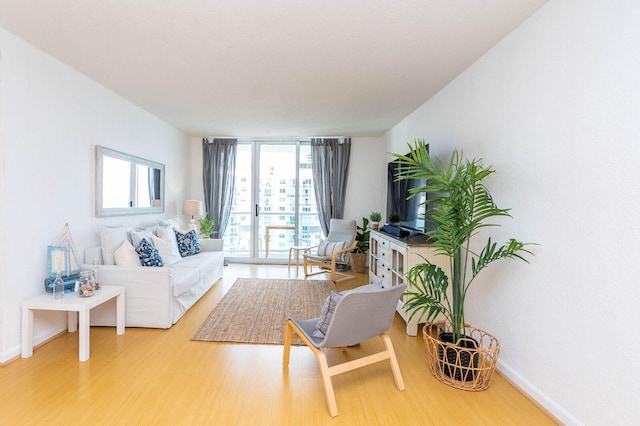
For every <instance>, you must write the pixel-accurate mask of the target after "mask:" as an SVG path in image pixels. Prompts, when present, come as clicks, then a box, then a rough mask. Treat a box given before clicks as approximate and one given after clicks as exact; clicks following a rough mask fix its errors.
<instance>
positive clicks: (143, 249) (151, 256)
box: [136, 238, 163, 266]
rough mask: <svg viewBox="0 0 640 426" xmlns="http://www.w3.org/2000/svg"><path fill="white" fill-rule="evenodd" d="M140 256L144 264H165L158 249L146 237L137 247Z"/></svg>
mask: <svg viewBox="0 0 640 426" xmlns="http://www.w3.org/2000/svg"><path fill="white" fill-rule="evenodd" d="M136 252H137V253H138V257H140V263H141V264H142V266H163V263H162V258H161V257H160V254H159V253H158V250H157V249H156V248H155V247H154V246H152V245H151V243H150V242H149V241H147V239H146V238H144V239H143V240H142V241H141V242H140V245H139V246H138V248H136Z"/></svg>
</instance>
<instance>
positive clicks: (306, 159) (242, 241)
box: [224, 141, 322, 263]
mask: <svg viewBox="0 0 640 426" xmlns="http://www.w3.org/2000/svg"><path fill="white" fill-rule="evenodd" d="M321 234H322V233H321V228H320V222H319V220H318V214H317V209H316V203H315V196H314V192H313V175H312V172H311V151H310V145H309V144H308V143H304V142H300V141H291V142H287V141H252V142H245V143H241V142H239V143H238V152H237V163H236V179H235V190H234V199H233V207H232V212H231V218H230V222H229V226H228V227H227V232H226V233H225V237H224V238H225V250H226V251H228V253H229V259H230V260H232V261H233V260H236V261H242V260H243V259H244V260H245V261H261V262H263V263H284V262H286V260H287V258H288V255H289V247H291V246H294V245H313V244H315V243H316V242H317V241H319V240H320V239H321V238H322V235H321Z"/></svg>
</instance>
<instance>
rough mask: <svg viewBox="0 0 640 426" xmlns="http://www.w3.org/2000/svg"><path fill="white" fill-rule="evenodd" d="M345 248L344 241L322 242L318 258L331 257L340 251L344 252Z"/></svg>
mask: <svg viewBox="0 0 640 426" xmlns="http://www.w3.org/2000/svg"><path fill="white" fill-rule="evenodd" d="M343 247H344V241H338V242H335V243H332V242H330V241H327V240H322V241H320V245H318V256H327V257H331V256H333V254H334V253H335V252H337V251H338V250H342V248H343Z"/></svg>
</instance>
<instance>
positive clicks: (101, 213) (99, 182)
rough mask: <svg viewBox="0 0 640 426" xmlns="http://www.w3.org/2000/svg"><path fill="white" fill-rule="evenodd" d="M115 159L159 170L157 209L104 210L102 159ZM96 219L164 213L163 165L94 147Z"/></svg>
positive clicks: (102, 147) (125, 208) (97, 146)
mask: <svg viewBox="0 0 640 426" xmlns="http://www.w3.org/2000/svg"><path fill="white" fill-rule="evenodd" d="M105 156H106V157H111V158H117V159H120V160H124V161H129V162H132V163H134V164H139V165H143V166H148V167H152V168H154V169H160V194H161V196H160V206H159V207H111V208H104V207H103V205H102V201H103V182H104V162H103V158H104V157H105ZM95 195H96V217H109V216H128V215H135V214H153V213H164V197H165V193H164V164H162V163H157V162H155V161H151V160H147V159H145V158H140V157H136V156H135V155H129V154H125V153H124V152H120V151H116V150H113V149H109V148H106V147H104V146H100V145H96V194H95Z"/></svg>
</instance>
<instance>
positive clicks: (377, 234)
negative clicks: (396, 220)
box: [369, 230, 447, 336]
mask: <svg viewBox="0 0 640 426" xmlns="http://www.w3.org/2000/svg"><path fill="white" fill-rule="evenodd" d="M425 258H426V259H429V261H430V262H432V263H435V264H436V265H438V266H440V267H441V268H443V269H445V267H446V265H447V257H445V256H437V255H436V254H435V251H434V249H433V248H432V247H431V244H430V242H429V239H428V238H427V236H426V235H423V234H417V235H414V236H413V237H410V238H399V237H396V236H394V235H391V234H389V233H386V232H381V231H373V230H372V231H371V232H370V234H369V282H376V281H379V280H382V281H384V282H385V284H390V285H398V284H402V283H404V282H406V278H405V276H406V274H407V272H408V271H409V269H411V268H412V267H413V266H415V265H417V264H420V263H424V259H425ZM412 290H414V289H413V288H412V287H410V286H409V283H407V290H406V291H412ZM404 300H405V297H404V296H403V297H402V298H401V299H400V300H399V301H398V306H397V308H396V311H397V312H398V313H399V314H400V316H401V317H402V318H403V319H404V320H405V322H406V332H407V334H408V335H410V336H417V335H418V324H419V321H418V318H417V317H414V318H413V319H411V320H409V316H410V313H409V312H407V311H406V310H405V309H404ZM422 323H424V321H422Z"/></svg>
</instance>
